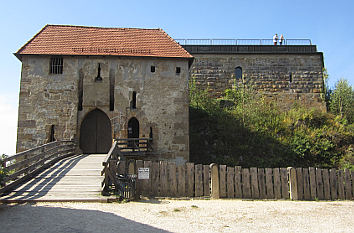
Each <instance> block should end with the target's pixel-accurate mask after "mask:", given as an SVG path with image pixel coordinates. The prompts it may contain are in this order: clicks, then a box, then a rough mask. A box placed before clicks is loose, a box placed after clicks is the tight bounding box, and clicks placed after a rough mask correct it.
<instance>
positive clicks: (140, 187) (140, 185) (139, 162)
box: [135, 160, 144, 199]
mask: <svg viewBox="0 0 354 233" xmlns="http://www.w3.org/2000/svg"><path fill="white" fill-rule="evenodd" d="M135 164H136V165H135V167H136V174H137V175H138V170H139V168H143V167H144V162H143V161H142V160H136V162H135ZM142 190H143V182H142V180H139V177H137V179H136V198H138V199H140V195H141V193H142Z"/></svg>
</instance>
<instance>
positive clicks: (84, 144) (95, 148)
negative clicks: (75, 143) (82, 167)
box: [80, 109, 112, 154]
mask: <svg viewBox="0 0 354 233" xmlns="http://www.w3.org/2000/svg"><path fill="white" fill-rule="evenodd" d="M111 146H112V128H111V121H110V120H109V118H108V116H107V115H106V114H105V113H104V112H103V111H101V110H99V109H95V110H93V111H91V112H89V113H88V114H87V115H86V116H85V118H84V120H83V121H82V123H81V127H80V148H81V149H82V151H83V153H90V154H92V153H97V154H102V153H108V151H109V149H110V148H111Z"/></svg>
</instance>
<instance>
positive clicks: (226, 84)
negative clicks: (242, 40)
mask: <svg viewBox="0 0 354 233" xmlns="http://www.w3.org/2000/svg"><path fill="white" fill-rule="evenodd" d="M192 55H193V56H194V57H195V60H194V63H193V65H192V69H191V77H192V78H195V81H196V84H197V85H198V86H199V87H200V88H203V89H206V88H208V89H209V91H210V93H212V94H213V95H214V96H216V97H218V96H221V95H222V94H223V92H224V90H225V89H227V88H232V86H233V85H235V84H236V85H243V84H245V85H247V86H252V88H254V89H255V90H257V91H258V92H259V93H262V94H263V95H264V96H265V97H267V98H270V99H273V100H275V101H277V103H278V104H279V105H280V107H282V108H285V109H286V108H289V107H290V106H291V105H292V104H294V103H296V102H297V103H299V104H301V105H303V106H306V107H315V108H319V109H321V110H325V103H324V100H323V78H322V75H323V73H322V70H323V61H322V54H321V53H312V54H281V53H279V54H276V53H272V54H192ZM236 67H241V68H242V73H243V80H242V79H240V80H236V79H235V74H234V72H235V68H236Z"/></svg>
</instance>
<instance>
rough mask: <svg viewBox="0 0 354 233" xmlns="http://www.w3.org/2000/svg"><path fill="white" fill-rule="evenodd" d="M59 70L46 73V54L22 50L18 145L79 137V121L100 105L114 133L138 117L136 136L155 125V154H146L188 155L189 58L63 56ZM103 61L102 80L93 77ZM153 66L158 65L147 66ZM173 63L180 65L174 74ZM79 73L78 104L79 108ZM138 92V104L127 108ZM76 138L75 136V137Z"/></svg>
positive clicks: (122, 135)
mask: <svg viewBox="0 0 354 233" xmlns="http://www.w3.org/2000/svg"><path fill="white" fill-rule="evenodd" d="M63 60H64V69H63V74H55V75H52V74H49V62H50V57H49V56H47V57H46V56H43V57H40V56H24V57H23V59H22V63H23V68H22V77H21V90H20V103H19V121H18V139H17V151H18V152H19V151H23V150H26V149H30V148H32V147H34V146H37V145H40V144H43V143H45V142H47V141H48V139H49V135H50V127H51V125H55V138H56V139H57V140H61V139H77V140H78V139H79V138H80V126H81V122H82V121H83V119H84V117H85V116H86V114H87V113H89V112H90V111H92V110H94V109H96V108H98V109H100V110H102V111H103V112H105V113H106V115H107V116H108V117H109V118H110V119H111V123H112V135H113V138H118V137H119V138H126V137H127V124H128V120H129V119H130V118H131V117H136V118H137V119H138V121H139V124H140V135H139V137H149V133H150V127H151V129H152V131H153V139H154V143H153V149H154V153H155V155H153V156H152V157H150V158H148V159H152V160H155V159H166V160H174V161H177V162H179V161H181V162H183V161H188V159H189V123H188V119H189V116H188V105H189V100H188V77H189V69H188V61H187V60H183V59H161V58H159V59H158V58H124V57H79V56H78V57H74V56H70V57H69V56H68V57H66V56H65V57H64V59H63ZM98 64H100V67H101V77H102V81H100V82H95V78H96V76H97V74H98ZM151 66H155V69H156V71H155V72H151ZM176 67H180V68H181V72H180V74H176ZM80 79H82V81H83V82H82V84H83V85H82V86H83V102H82V110H80V111H79V110H78V99H79V98H78V96H79V87H78V86H79V81H80ZM110 79H114V100H115V102H114V110H113V111H110V105H109V101H110V96H109V89H110ZM133 91H134V92H136V94H137V95H136V97H137V100H136V105H137V106H136V109H131V108H130V102H131V100H132V93H133ZM78 141H79V140H78Z"/></svg>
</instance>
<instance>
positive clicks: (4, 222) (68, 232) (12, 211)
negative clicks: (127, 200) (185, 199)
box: [0, 204, 168, 233]
mask: <svg viewBox="0 0 354 233" xmlns="http://www.w3.org/2000/svg"><path fill="white" fill-rule="evenodd" d="M122 208H124V206H123V205H122ZM0 226H1V227H0V232H12V233H20V232H21V233H22V232H28V233H31V232H36V233H44V232H45V233H47V232H49V233H50V232H55V233H58V232H61V233H74V232H75V233H84V232H85V233H88V232H92V233H93V232H95V233H96V232H105V233H109V232H115V233H117V232H168V231H165V230H162V229H158V228H155V227H152V226H149V225H146V224H142V223H139V222H135V221H132V220H129V219H126V218H123V217H121V216H118V215H115V214H112V213H107V212H103V211H97V210H79V209H69V208H63V207H44V206H34V205H31V204H25V205H15V206H11V205H2V206H0Z"/></svg>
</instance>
